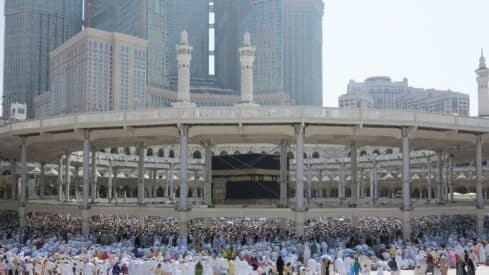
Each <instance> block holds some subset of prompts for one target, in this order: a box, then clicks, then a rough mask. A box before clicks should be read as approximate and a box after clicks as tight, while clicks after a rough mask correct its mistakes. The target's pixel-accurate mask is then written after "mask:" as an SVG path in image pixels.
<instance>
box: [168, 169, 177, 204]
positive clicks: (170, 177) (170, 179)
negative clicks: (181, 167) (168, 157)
mask: <svg viewBox="0 0 489 275" xmlns="http://www.w3.org/2000/svg"><path fill="white" fill-rule="evenodd" d="M174 169H175V164H174V163H172V162H171V163H170V171H168V189H169V192H170V194H169V198H170V199H174V198H175V194H174V186H173V183H174V182H173V175H174V172H175V171H174Z"/></svg>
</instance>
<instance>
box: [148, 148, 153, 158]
mask: <svg viewBox="0 0 489 275" xmlns="http://www.w3.org/2000/svg"><path fill="white" fill-rule="evenodd" d="M146 156H148V157H152V156H153V149H152V148H148V150H147V151H146Z"/></svg>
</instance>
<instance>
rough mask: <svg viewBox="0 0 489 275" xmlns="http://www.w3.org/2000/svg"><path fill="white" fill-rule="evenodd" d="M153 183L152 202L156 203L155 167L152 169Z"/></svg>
mask: <svg viewBox="0 0 489 275" xmlns="http://www.w3.org/2000/svg"><path fill="white" fill-rule="evenodd" d="M152 176H153V183H152V189H151V190H152V191H153V194H152V195H153V203H156V197H157V194H156V193H157V192H156V191H157V188H156V169H153V174H152Z"/></svg>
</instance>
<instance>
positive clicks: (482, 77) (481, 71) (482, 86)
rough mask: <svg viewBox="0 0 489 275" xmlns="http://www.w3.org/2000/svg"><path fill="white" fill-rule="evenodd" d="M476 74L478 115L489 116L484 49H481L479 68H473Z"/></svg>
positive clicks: (488, 77)
mask: <svg viewBox="0 0 489 275" xmlns="http://www.w3.org/2000/svg"><path fill="white" fill-rule="evenodd" d="M475 73H476V74H477V85H478V91H479V117H489V89H488V83H489V69H488V68H487V67H486V58H485V57H484V50H483V49H482V50H481V57H480V58H479V68H478V69H477V70H475Z"/></svg>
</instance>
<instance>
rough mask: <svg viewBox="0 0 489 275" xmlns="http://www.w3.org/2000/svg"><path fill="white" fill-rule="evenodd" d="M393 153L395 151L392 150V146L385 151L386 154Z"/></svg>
mask: <svg viewBox="0 0 489 275" xmlns="http://www.w3.org/2000/svg"><path fill="white" fill-rule="evenodd" d="M392 153H393V152H392V149H391V148H389V149H387V150H386V151H385V154H386V155H392Z"/></svg>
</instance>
